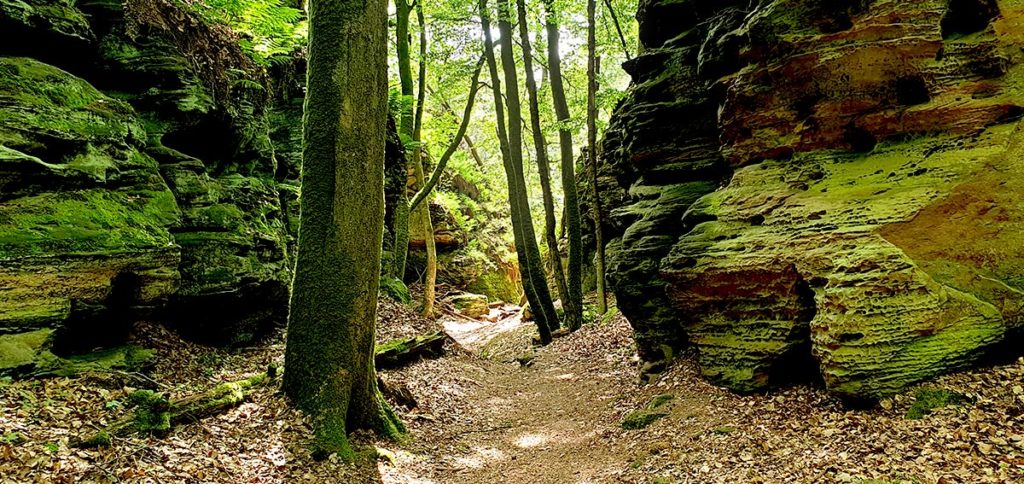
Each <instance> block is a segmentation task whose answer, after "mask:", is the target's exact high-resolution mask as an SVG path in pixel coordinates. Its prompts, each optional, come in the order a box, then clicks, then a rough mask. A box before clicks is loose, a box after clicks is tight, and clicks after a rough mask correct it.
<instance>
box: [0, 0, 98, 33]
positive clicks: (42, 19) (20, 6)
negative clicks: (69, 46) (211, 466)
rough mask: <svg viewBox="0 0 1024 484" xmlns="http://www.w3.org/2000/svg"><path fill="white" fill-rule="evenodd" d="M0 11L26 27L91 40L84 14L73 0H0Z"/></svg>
mask: <svg viewBox="0 0 1024 484" xmlns="http://www.w3.org/2000/svg"><path fill="white" fill-rule="evenodd" d="M0 13H2V14H3V16H4V17H7V18H10V19H12V20H15V21H17V22H20V23H22V24H24V25H25V26H27V27H32V28H40V29H47V30H51V31H53V32H57V33H59V34H63V35H65V36H67V37H71V38H75V39H79V40H91V39H92V38H93V34H92V31H91V30H90V29H89V21H88V20H87V19H86V17H85V15H84V14H83V13H82V12H81V11H80V10H78V9H77V8H75V0H0Z"/></svg>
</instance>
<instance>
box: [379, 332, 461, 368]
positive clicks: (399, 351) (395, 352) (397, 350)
mask: <svg viewBox="0 0 1024 484" xmlns="http://www.w3.org/2000/svg"><path fill="white" fill-rule="evenodd" d="M447 340H448V335H447V334H445V333H444V331H437V332H435V333H431V334H426V335H420V336H412V337H409V338H399V339H396V340H391V341H389V342H387V343H384V344H382V345H377V350H376V354H375V356H374V363H375V364H376V366H377V368H394V367H396V366H399V365H402V364H404V363H408V362H410V361H412V360H414V359H416V358H418V357H420V356H426V357H433V358H437V357H440V356H443V355H444V343H445V341H447Z"/></svg>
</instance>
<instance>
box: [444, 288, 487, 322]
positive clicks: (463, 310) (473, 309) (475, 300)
mask: <svg viewBox="0 0 1024 484" xmlns="http://www.w3.org/2000/svg"><path fill="white" fill-rule="evenodd" d="M448 302H450V303H451V304H452V306H455V309H456V310H458V311H459V313H460V314H462V315H465V316H468V317H471V318H479V317H481V316H486V315H487V314H488V313H490V312H491V308H490V306H489V305H488V303H489V301H488V300H487V296H485V295H483V294H472V293H468V292H467V293H462V294H456V295H454V296H450V297H449V298H448Z"/></svg>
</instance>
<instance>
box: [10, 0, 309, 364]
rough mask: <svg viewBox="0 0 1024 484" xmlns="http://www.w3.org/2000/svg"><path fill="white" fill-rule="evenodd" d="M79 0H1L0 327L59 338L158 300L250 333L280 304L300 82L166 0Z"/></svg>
mask: <svg viewBox="0 0 1024 484" xmlns="http://www.w3.org/2000/svg"><path fill="white" fill-rule="evenodd" d="M81 8H82V9H87V11H86V12H83V11H82V10H80V9H79V8H78V7H76V5H75V2H70V1H61V2H42V1H35V0H31V1H27V2H22V1H8V0H0V32H2V33H0V41H2V42H0V56H7V57H0V334H7V335H15V334H19V333H23V332H29V331H31V332H32V333H31V334H32V335H36V334H43V333H40V332H39V331H42V330H46V331H47V333H46V334H47V338H48V340H49V342H48V343H47V344H46V345H44V346H45V347H46V349H49V348H51V347H52V349H53V350H54V351H55V352H57V353H59V354H64V353H73V352H77V351H82V350H89V349H92V348H94V347H96V346H107V345H110V344H114V343H117V341H115V340H116V339H118V338H119V337H120V338H123V337H124V335H125V331H121V330H122V329H126V328H127V325H128V324H129V323H130V322H131V321H132V320H133V319H135V318H138V317H141V316H147V315H149V316H156V315H159V316H166V317H167V318H168V320H169V322H171V323H174V324H175V325H176V326H177V327H179V328H180V329H182V330H183V331H185V332H186V333H189V334H190V335H192V336H193V337H195V338H197V339H201V340H205V341H210V342H219V343H244V342H247V341H251V340H252V339H254V338H255V337H258V336H259V335H260V334H262V333H265V332H266V331H267V330H268V329H270V328H271V327H273V325H274V324H275V323H279V322H283V321H284V318H285V316H286V313H287V301H288V283H289V279H290V270H291V262H290V258H289V247H290V246H291V245H292V244H293V243H294V242H293V236H294V230H295V229H296V228H297V210H298V204H297V202H296V199H297V195H298V193H297V192H298V190H297V185H296V184H295V182H289V181H286V179H287V178H288V177H294V176H297V173H298V167H297V166H294V163H295V162H297V161H298V158H299V157H298V155H297V153H296V151H297V150H298V146H299V140H300V138H301V134H300V133H301V122H300V118H299V116H301V107H299V108H298V109H296V105H297V104H298V103H297V102H296V98H301V86H298V88H296V87H295V86H287V85H283V83H282V82H279V81H280V80H279V79H275V78H272V77H271V76H267V75H266V74H260V73H261V72H262V71H260V70H259V69H257V68H255V66H254V65H251V64H250V63H247V62H251V61H247V58H246V57H245V56H244V54H243V53H241V51H240V49H239V47H238V45H237V39H235V38H233V37H232V36H231V35H230V33H229V32H226V31H222V30H217V29H216V28H212V27H208V26H205V25H203V24H201V22H198V21H197V20H195V19H193V18H191V17H189V16H188V14H187V13H186V12H183V11H180V10H176V9H175V8H176V7H174V4H171V3H167V2H163V1H161V0H138V1H132V2H127V3H126V4H124V5H122V3H121V2H119V1H111V2H102V1H101V2H89V3H88V6H83V7H81ZM175 25H185V26H187V27H188V28H187V29H184V30H178V31H175V30H174V26H175ZM181 32H187V34H181ZM183 36H192V37H189V38H184V37H183ZM197 60H200V61H207V60H217V61H218V62H222V63H224V65H223V67H224V68H225V72H227V73H228V74H224V75H230V72H232V69H236V70H238V71H239V72H243V71H244V72H251V73H253V78H255V79H257V80H258V81H259V82H261V83H263V87H262V88H260V89H254V88H252V87H247V86H249V84H239V83H234V82H232V80H231V79H230V78H220V77H218V73H216V72H213V71H209V70H204V68H203V67H202V66H204V65H209V63H204V62H199V61H197ZM300 67H301V66H300ZM293 77H301V72H300V73H299V75H298V76H295V75H293ZM275 83H276V84H275ZM266 92H273V93H274V96H269V95H268V94H266ZM271 134H273V135H274V139H275V141H277V144H276V146H275V143H273V142H272V141H271ZM278 155H280V156H278ZM157 309H159V312H157V311H155V310H157ZM50 333H52V334H50ZM26 334H28V333H26ZM29 339H30V340H32V341H35V340H36V339H39V338H34V339H33V338H29ZM12 341H13V340H12ZM26 351H27V350H26ZM19 365H23V363H19ZM0 371H3V368H0Z"/></svg>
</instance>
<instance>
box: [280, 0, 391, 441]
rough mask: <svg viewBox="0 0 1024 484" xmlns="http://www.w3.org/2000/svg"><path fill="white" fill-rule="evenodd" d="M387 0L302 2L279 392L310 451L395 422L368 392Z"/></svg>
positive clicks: (372, 386)
mask: <svg viewBox="0 0 1024 484" xmlns="http://www.w3.org/2000/svg"><path fill="white" fill-rule="evenodd" d="M386 21H387V4H386V2H385V0H364V1H361V2H351V1H338V0H335V1H328V0H312V2H311V3H310V16H309V40H310V42H309V67H308V72H307V83H306V85H307V87H308V89H307V93H306V105H305V115H304V120H303V126H304V130H303V162H302V199H301V224H300V227H299V247H298V257H297V262H296V266H295V280H294V282H293V285H292V288H293V289H292V297H291V312H290V313H289V315H288V339H287V345H286V349H285V375H284V380H283V383H282V389H283V390H284V393H285V394H286V395H288V397H289V398H290V399H291V401H292V402H293V403H294V404H295V405H296V406H297V407H299V408H300V409H302V410H303V411H305V412H307V413H308V414H310V415H311V416H313V427H314V432H315V444H314V445H315V447H316V450H317V451H318V452H326V453H332V452H338V453H341V454H342V455H343V456H344V457H351V455H352V454H351V452H352V451H351V448H350V447H349V445H348V439H347V436H346V433H347V432H348V431H352V430H355V429H357V428H368V429H373V430H376V431H378V432H380V433H382V434H384V435H389V436H395V435H397V434H399V433H400V432H402V431H404V428H403V427H402V424H401V423H400V422H399V421H398V419H397V418H396V417H395V415H394V414H393V413H392V412H391V410H390V409H389V408H388V406H387V404H386V403H385V402H384V400H383V398H382V397H381V396H380V392H379V391H378V390H377V377H376V370H375V368H374V363H373V357H374V330H375V323H376V316H377V291H378V289H379V283H380V277H379V274H380V258H381V239H382V237H383V230H384V227H383V220H384V197H383V192H384V164H383V161H384V144H385V137H386V134H385V126H386V123H387V83H388V79H387V50H386V48H387V40H386V36H387V29H386V25H387V23H386Z"/></svg>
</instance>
